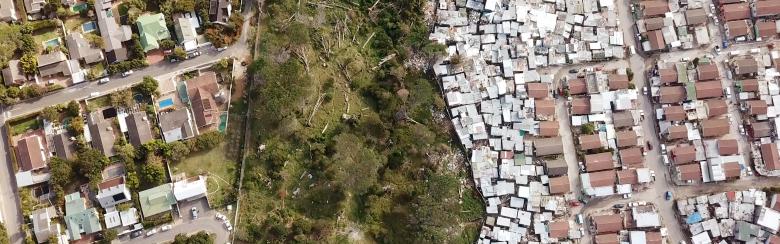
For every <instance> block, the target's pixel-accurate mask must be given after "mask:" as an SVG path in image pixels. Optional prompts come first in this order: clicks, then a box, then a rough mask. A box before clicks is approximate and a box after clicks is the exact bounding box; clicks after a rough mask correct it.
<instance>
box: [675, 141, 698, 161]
mask: <svg viewBox="0 0 780 244" xmlns="http://www.w3.org/2000/svg"><path fill="white" fill-rule="evenodd" d="M672 160H674V164H677V165H680V164H687V163H691V162H693V161H694V160H696V147H694V146H691V145H687V144H682V145H678V146H677V147H675V148H673V149H672Z"/></svg>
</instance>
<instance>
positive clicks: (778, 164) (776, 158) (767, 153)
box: [761, 143, 780, 170]
mask: <svg viewBox="0 0 780 244" xmlns="http://www.w3.org/2000/svg"><path fill="white" fill-rule="evenodd" d="M761 158H762V159H763V160H764V165H765V166H766V168H767V169H769V170H776V169H780V153H778V152H777V144H774V143H767V144H761Z"/></svg>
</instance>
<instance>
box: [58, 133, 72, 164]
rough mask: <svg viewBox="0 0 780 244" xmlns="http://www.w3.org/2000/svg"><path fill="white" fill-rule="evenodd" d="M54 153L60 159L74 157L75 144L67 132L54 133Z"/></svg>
mask: <svg viewBox="0 0 780 244" xmlns="http://www.w3.org/2000/svg"><path fill="white" fill-rule="evenodd" d="M54 153H55V154H56V155H57V157H59V158H62V159H73V158H75V156H76V155H75V154H76V144H75V143H73V141H71V140H70V135H69V133H67V132H64V133H62V134H57V135H54Z"/></svg>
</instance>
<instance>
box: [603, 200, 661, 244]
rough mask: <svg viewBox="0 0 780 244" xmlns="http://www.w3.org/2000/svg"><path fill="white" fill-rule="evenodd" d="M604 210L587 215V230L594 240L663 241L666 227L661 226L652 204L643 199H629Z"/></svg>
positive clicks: (606, 242) (654, 243)
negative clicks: (624, 202)
mask: <svg viewBox="0 0 780 244" xmlns="http://www.w3.org/2000/svg"><path fill="white" fill-rule="evenodd" d="M606 211H607V213H597V214H594V215H591V216H590V223H591V225H590V226H589V228H590V233H593V234H594V243H596V244H619V243H631V244H661V243H666V242H665V240H664V239H665V237H666V235H667V233H666V229H665V228H662V227H661V216H660V215H659V214H658V211H657V209H656V208H655V206H654V205H652V204H648V203H645V202H632V203H629V206H628V207H627V208H624V207H623V206H619V207H618V208H615V209H614V210H606Z"/></svg>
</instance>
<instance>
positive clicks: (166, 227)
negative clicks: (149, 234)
mask: <svg viewBox="0 0 780 244" xmlns="http://www.w3.org/2000/svg"><path fill="white" fill-rule="evenodd" d="M171 229H173V226H172V225H170V224H167V225H163V226H162V227H160V230H161V231H169V230H171Z"/></svg>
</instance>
